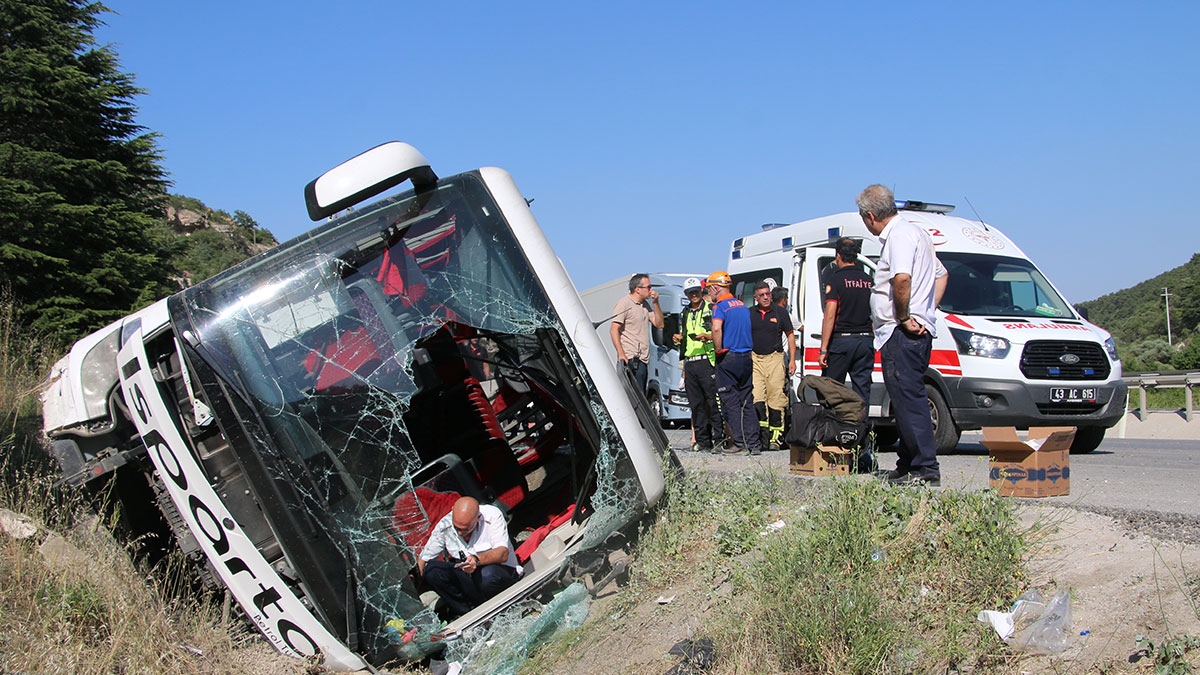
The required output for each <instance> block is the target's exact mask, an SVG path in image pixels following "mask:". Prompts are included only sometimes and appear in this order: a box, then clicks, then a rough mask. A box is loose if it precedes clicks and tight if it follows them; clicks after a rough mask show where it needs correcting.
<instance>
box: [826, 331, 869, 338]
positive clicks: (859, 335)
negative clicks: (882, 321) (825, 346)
mask: <svg viewBox="0 0 1200 675" xmlns="http://www.w3.org/2000/svg"><path fill="white" fill-rule="evenodd" d="M872 335H875V334H874V333H872V332H870V331H867V332H866V333H838V332H837V331H834V333H833V337H871V336H872Z"/></svg>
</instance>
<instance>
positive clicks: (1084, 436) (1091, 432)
mask: <svg viewBox="0 0 1200 675" xmlns="http://www.w3.org/2000/svg"><path fill="white" fill-rule="evenodd" d="M1106 431H1108V429H1105V428H1104V427H1079V428H1078V429H1076V430H1075V440H1074V441H1071V454H1072V455H1081V454H1083V453H1085V452H1091V451H1093V450H1095V449H1096V448H1098V447H1100V443H1101V442H1102V441H1104V432H1106Z"/></svg>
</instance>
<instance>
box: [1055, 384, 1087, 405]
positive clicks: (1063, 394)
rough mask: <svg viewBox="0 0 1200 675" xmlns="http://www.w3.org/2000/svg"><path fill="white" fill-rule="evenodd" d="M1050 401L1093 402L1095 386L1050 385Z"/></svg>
mask: <svg viewBox="0 0 1200 675" xmlns="http://www.w3.org/2000/svg"><path fill="white" fill-rule="evenodd" d="M1050 402H1051V403H1095V402H1096V389H1095V387H1086V388H1076V387H1050Z"/></svg>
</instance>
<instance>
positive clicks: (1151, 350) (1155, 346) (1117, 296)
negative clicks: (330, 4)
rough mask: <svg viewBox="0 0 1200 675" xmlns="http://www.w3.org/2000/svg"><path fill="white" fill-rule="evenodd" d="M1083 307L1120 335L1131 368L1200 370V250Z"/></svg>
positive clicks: (1120, 346)
mask: <svg viewBox="0 0 1200 675" xmlns="http://www.w3.org/2000/svg"><path fill="white" fill-rule="evenodd" d="M1164 288H1168V289H1170V292H1171V296H1170V303H1171V334H1172V338H1173V339H1172V342H1173V343H1174V344H1168V341H1167V313H1166V301H1165V298H1163V289H1164ZM1079 307H1080V308H1084V309H1086V310H1087V311H1088V318H1089V319H1090V320H1091V322H1092V323H1095V324H1096V325H1098V326H1101V327H1103V328H1104V329H1105V330H1107V331H1109V332H1111V333H1112V334H1113V337H1114V338H1116V340H1117V349H1118V351H1119V352H1120V354H1121V359H1122V361H1124V366H1125V370H1126V371H1130V372H1137V371H1144V370H1162V369H1176V370H1193V369H1200V253H1197V254H1194V255H1193V256H1192V259H1191V260H1189V261H1188V262H1186V263H1184V264H1183V265H1180V266H1179V267H1176V268H1175V269H1173V270H1169V271H1166V272H1163V273H1162V274H1160V275H1158V276H1156V277H1154V278H1153V279H1148V280H1146V281H1143V282H1142V283H1140V284H1138V285H1136V286H1134V287H1132V288H1126V289H1124V290H1120V291H1117V292H1116V293H1109V294H1108V295H1105V296H1101V297H1099V298H1096V299H1095V300H1089V301H1087V302H1081V303H1079Z"/></svg>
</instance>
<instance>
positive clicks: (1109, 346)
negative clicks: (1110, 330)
mask: <svg viewBox="0 0 1200 675" xmlns="http://www.w3.org/2000/svg"><path fill="white" fill-rule="evenodd" d="M1104 351H1106V352H1108V358H1110V359H1112V360H1113V362H1114V363H1116V362H1117V361H1120V360H1121V359H1119V358H1117V341H1116V340H1114V339H1112V338H1106V339H1105V340H1104Z"/></svg>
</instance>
